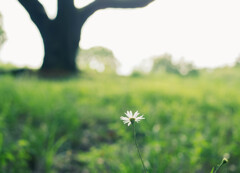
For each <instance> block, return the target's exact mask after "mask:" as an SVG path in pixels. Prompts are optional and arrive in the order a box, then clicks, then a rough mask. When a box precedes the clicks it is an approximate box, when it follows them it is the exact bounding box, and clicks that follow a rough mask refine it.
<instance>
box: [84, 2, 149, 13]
mask: <svg viewBox="0 0 240 173" xmlns="http://www.w3.org/2000/svg"><path fill="white" fill-rule="evenodd" d="M153 1H154V0H95V1H94V2H92V3H91V4H89V5H88V6H86V7H84V8H82V9H81V10H80V11H82V12H84V13H85V16H86V17H89V16H90V15H92V14H93V13H94V12H96V11H97V10H100V9H105V8H140V7H145V6H147V5H148V4H150V3H151V2H153Z"/></svg>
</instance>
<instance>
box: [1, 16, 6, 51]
mask: <svg viewBox="0 0 240 173" xmlns="http://www.w3.org/2000/svg"><path fill="white" fill-rule="evenodd" d="M5 41H6V34H5V32H4V30H3V22H2V15H1V13H0V48H1V46H2V44H3V43H4V42H5Z"/></svg>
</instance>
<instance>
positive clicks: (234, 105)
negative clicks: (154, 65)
mask: <svg viewBox="0 0 240 173" xmlns="http://www.w3.org/2000/svg"><path fill="white" fill-rule="evenodd" d="M239 79H240V69H239V68H224V69H217V70H213V71H211V72H210V71H201V73H200V74H199V76H197V77H188V78H182V77H181V76H178V75H173V74H161V75H158V76H154V75H152V76H151V75H149V76H138V77H137V78H136V77H120V76H112V75H111V76H109V75H97V74H83V76H82V77H81V78H77V77H76V78H72V79H68V80H56V81H54V80H51V81H50V80H43V79H38V78H36V77H32V78H25V77H18V78H13V77H10V76H0V83H1V85H0V172H10V173H11V172H19V173H21V172H23V173H27V172H53V173H54V172H60V173H61V172H78V173H81V172H82V173H83V172H84V173H98V172H102V173H112V172H114V173H123V172H124V173H133V172H141V171H142V166H141V162H140V160H139V158H138V155H137V151H136V148H135V146H134V141H133V138H132V129H131V127H128V126H126V125H124V124H123V123H122V122H121V121H120V116H122V115H124V112H126V111H127V110H133V111H136V110H138V111H139V112H140V113H141V114H144V115H145V118H146V119H145V120H143V121H141V122H140V123H139V124H137V126H136V128H137V139H138V142H139V144H140V145H139V146H140V149H141V151H142V155H143V159H144V161H145V165H146V166H147V168H148V170H149V172H151V173H158V172H164V173H186V172H210V171H211V168H212V167H213V166H215V165H216V164H217V163H218V162H219V160H220V159H222V157H223V155H224V154H225V155H230V159H229V164H228V165H227V166H226V167H224V168H223V169H222V170H221V171H222V172H232V173H237V172H239V170H240V165H239V162H240V150H239V142H240V133H239V132H240V126H239V121H240V107H239V105H240V97H239V96H240V90H239V88H240V80H239Z"/></svg>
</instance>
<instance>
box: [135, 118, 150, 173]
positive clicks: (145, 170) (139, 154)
mask: <svg viewBox="0 0 240 173" xmlns="http://www.w3.org/2000/svg"><path fill="white" fill-rule="evenodd" d="M132 125H133V136H134V141H135V145H136V147H137V151H138V156H139V157H140V159H141V162H142V166H143V169H144V172H145V173H147V169H146V167H145V165H144V163H143V159H142V156H141V153H140V150H139V147H138V143H137V139H136V131H135V123H132Z"/></svg>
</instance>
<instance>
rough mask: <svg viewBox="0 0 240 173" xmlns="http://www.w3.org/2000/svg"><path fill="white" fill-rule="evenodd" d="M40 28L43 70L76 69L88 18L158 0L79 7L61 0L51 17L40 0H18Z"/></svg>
mask: <svg viewBox="0 0 240 173" xmlns="http://www.w3.org/2000/svg"><path fill="white" fill-rule="evenodd" d="M18 1H19V2H20V3H21V4H22V6H23V7H24V8H25V9H26V10H27V12H28V13H29V15H30V17H31V19H32V21H33V22H34V23H35V25H36V26H37V28H38V29H39V31H40V34H41V36H42V39H43V43H44V51H45V55H44V60H43V64H42V66H41V69H40V70H41V71H42V72H47V73H48V72H59V71H60V72H76V71H77V67H76V61H75V60H76V53H77V50H78V45H79V41H80V37H81V29H82V26H83V24H84V23H85V21H86V20H87V19H88V17H89V16H91V15H92V14H93V13H94V12H96V11H97V10H100V9H106V8H138V7H145V6H146V5H148V4H149V3H151V2H152V1H154V0H95V1H94V2H92V3H90V4H88V5H87V6H85V7H83V8H76V7H75V6H74V0H58V11H57V16H56V18H55V19H53V20H51V19H49V18H48V16H47V14H46V12H45V9H44V7H43V6H42V4H41V3H40V2H39V1H38V0H18Z"/></svg>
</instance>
